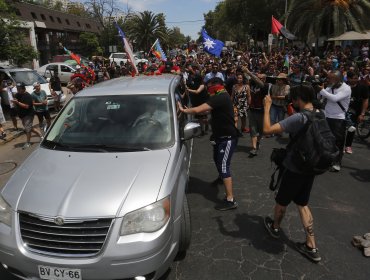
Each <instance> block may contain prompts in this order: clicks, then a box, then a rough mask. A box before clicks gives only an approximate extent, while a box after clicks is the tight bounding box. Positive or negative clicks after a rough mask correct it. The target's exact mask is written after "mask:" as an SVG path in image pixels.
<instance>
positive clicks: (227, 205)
mask: <svg viewBox="0 0 370 280" xmlns="http://www.w3.org/2000/svg"><path fill="white" fill-rule="evenodd" d="M237 207H238V203H237V202H236V200H235V198H234V199H233V201H228V200H227V199H226V198H224V199H223V200H222V202H221V203H220V204H218V205H216V207H215V209H216V210H219V211H227V210H232V209H236V208H237Z"/></svg>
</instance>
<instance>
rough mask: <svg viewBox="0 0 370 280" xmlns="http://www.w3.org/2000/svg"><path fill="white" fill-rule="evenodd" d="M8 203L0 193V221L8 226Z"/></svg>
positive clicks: (9, 219)
mask: <svg viewBox="0 0 370 280" xmlns="http://www.w3.org/2000/svg"><path fill="white" fill-rule="evenodd" d="M11 213H12V212H11V209H10V206H9V204H8V203H6V201H5V200H4V198H3V197H2V196H1V195H0V223H4V224H6V225H8V226H11V224H12V214H11Z"/></svg>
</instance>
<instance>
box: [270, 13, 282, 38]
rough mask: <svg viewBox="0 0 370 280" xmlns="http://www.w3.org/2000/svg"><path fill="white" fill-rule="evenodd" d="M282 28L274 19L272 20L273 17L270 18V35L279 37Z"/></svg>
mask: <svg viewBox="0 0 370 280" xmlns="http://www.w3.org/2000/svg"><path fill="white" fill-rule="evenodd" d="M282 27H283V25H282V24H281V23H280V22H279V21H278V20H277V19H276V18H274V16H272V26H271V33H272V34H275V35H279V33H280V29H281V28H282Z"/></svg>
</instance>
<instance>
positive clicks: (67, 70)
mask: <svg viewBox="0 0 370 280" xmlns="http://www.w3.org/2000/svg"><path fill="white" fill-rule="evenodd" d="M60 70H61V71H62V72H68V73H71V72H72V69H71V68H69V67H68V66H65V65H60Z"/></svg>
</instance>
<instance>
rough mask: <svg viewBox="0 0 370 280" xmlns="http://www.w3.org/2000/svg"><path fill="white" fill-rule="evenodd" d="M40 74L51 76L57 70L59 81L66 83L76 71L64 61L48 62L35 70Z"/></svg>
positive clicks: (46, 76)
mask: <svg viewBox="0 0 370 280" xmlns="http://www.w3.org/2000/svg"><path fill="white" fill-rule="evenodd" d="M36 71H37V73H39V74H40V75H41V76H43V77H45V78H51V76H52V75H54V72H55V71H58V75H59V79H60V82H61V83H62V84H64V85H66V84H68V83H69V82H70V80H71V76H72V75H73V74H74V73H75V72H76V69H75V68H74V67H73V66H72V65H69V64H65V63H49V64H45V65H43V66H41V67H40V68H39V69H37V70H36Z"/></svg>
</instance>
